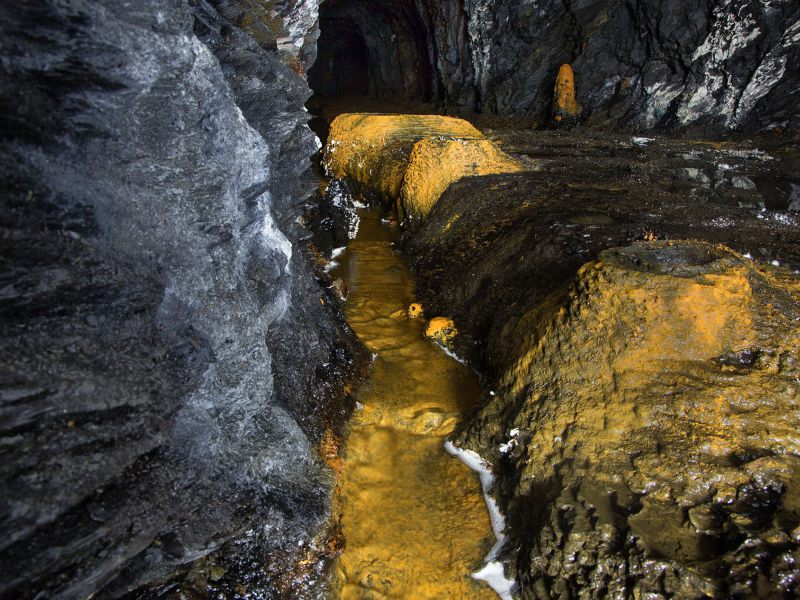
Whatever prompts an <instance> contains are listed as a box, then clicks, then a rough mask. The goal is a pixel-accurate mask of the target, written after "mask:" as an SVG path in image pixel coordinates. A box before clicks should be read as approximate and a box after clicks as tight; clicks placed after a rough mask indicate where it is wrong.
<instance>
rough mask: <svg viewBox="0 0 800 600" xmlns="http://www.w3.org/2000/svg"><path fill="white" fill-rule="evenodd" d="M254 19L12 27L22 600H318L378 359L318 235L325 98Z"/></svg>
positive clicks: (8, 286) (11, 507)
mask: <svg viewBox="0 0 800 600" xmlns="http://www.w3.org/2000/svg"><path fill="white" fill-rule="evenodd" d="M262 8H263V7H262ZM275 10H276V11H277V12H276V14H277V16H276V19H278V21H279V22H280V19H281V18H282V17H281V16H280V14H279V13H280V11H279V10H278V9H277V8H276V9H275ZM229 13H233V14H235V15H236V16H237V18H243V17H246V16H247V15H248V9H247V8H246V7H244V4H238V3H235V2H218V3H217V2H210V3H206V2H196V3H195V2H193V3H191V6H189V5H188V4H184V3H180V2H179V3H166V2H159V1H156V0H152V1H146V2H139V3H135V5H132V4H130V3H126V2H114V1H110V2H104V3H102V4H101V5H100V4H91V5H90V4H87V3H84V2H42V3H35V4H30V3H28V4H24V5H15V6H13V7H12V6H10V5H9V6H4V7H3V8H0V22H2V26H1V27H0V45H2V48H3V53H4V62H3V65H2V69H1V70H0V77H1V78H2V89H3V93H2V127H1V129H2V132H3V133H2V149H0V169H2V173H3V179H4V181H5V182H6V185H5V187H4V191H3V194H2V202H3V210H2V215H3V216H2V232H3V233H2V245H3V253H2V254H3V273H2V286H0V287H2V290H3V292H2V306H0V312H2V339H3V343H2V404H1V405H0V406H2V423H1V424H0V435H1V437H0V440H1V443H2V446H1V448H2V450H0V452H2V460H0V464H1V465H2V466H0V479H1V480H2V487H3V495H2V496H3V497H2V501H0V520H2V523H3V532H4V536H3V540H2V545H0V562H1V563H2V571H3V577H2V580H1V581H2V583H0V596H2V597H3V598H28V597H34V596H36V597H48V598H75V597H88V596H92V595H94V597H97V598H109V597H119V596H121V595H123V594H125V593H128V592H131V590H135V589H138V588H140V587H141V586H151V591H150V592H148V595H150V596H158V595H160V594H162V593H167V592H169V591H170V590H174V589H177V588H178V587H180V586H181V585H183V586H184V587H185V588H186V591H185V592H184V593H200V594H201V595H206V594H210V593H224V594H228V595H231V596H233V595H236V594H240V595H241V594H242V593H243V591H246V590H248V589H249V590H251V591H252V590H253V589H258V590H259V593H260V594H261V595H262V596H264V597H270V596H276V597H277V596H279V595H281V594H285V595H286V594H288V595H292V596H293V597H301V596H302V595H303V594H306V595H309V594H317V593H319V591H318V589H315V588H314V586H313V585H312V583H313V581H314V580H315V578H316V579H318V578H319V576H320V573H319V572H314V569H317V568H318V566H319V563H318V560H317V558H318V555H319V554H320V553H321V552H322V551H323V550H324V546H325V540H324V536H325V535H326V528H327V527H328V522H329V517H330V496H331V490H332V476H331V473H330V470H329V469H328V467H326V466H325V464H324V462H323V460H322V459H321V458H320V457H319V455H318V452H317V446H318V444H319V443H320V441H321V440H322V439H323V434H324V432H325V431H326V430H327V429H329V428H334V429H335V428H336V427H337V426H338V424H341V422H342V421H343V419H344V418H345V417H346V415H347V414H349V411H350V410H351V408H352V407H351V406H350V404H349V402H350V401H347V400H343V393H342V389H341V386H342V385H343V383H344V381H345V380H347V379H348V378H351V377H352V376H353V374H354V373H355V372H356V371H357V370H358V361H357V360H356V357H359V356H361V355H360V352H361V350H360V347H359V346H358V344H357V342H356V341H355V338H354V336H353V334H352V332H351V331H350V330H349V328H348V327H347V325H346V324H345V323H344V321H343V319H342V318H341V316H340V315H339V314H338V312H337V310H336V303H335V300H334V299H333V296H332V295H331V292H328V291H324V290H323V289H322V288H320V287H319V285H318V284H317V282H316V279H315V277H314V275H313V273H312V271H311V267H310V266H309V265H310V260H309V258H308V256H307V254H306V251H305V250H304V245H305V238H307V237H308V235H309V234H308V233H307V232H305V231H304V230H303V229H301V228H300V227H299V226H297V225H296V224H295V220H296V219H297V217H298V216H299V214H300V211H301V204H302V202H303V199H304V197H305V196H306V195H307V194H308V193H309V191H310V189H311V185H310V183H309V179H308V174H307V171H308V168H309V163H308V161H307V159H306V157H307V156H308V155H309V154H311V153H312V152H313V151H314V150H315V149H316V145H315V141H314V136H313V134H312V133H311V132H310V131H308V129H307V128H306V127H305V123H306V121H307V119H308V116H307V114H306V113H305V112H304V111H303V110H302V105H303V102H304V101H305V100H306V98H307V94H308V90H307V87H306V85H305V83H304V82H303V80H302V79H301V78H300V77H299V76H298V75H297V73H295V72H294V71H293V70H292V69H290V68H289V67H287V66H286V65H285V64H283V62H282V60H279V56H284V54H279V53H275V52H274V50H275V48H274V47H273V48H272V49H271V50H270V45H269V44H268V43H266V42H265V40H264V39H262V40H260V41H261V42H262V45H259V44H257V43H255V42H254V41H253V39H252V38H251V37H248V36H246V35H245V34H244V33H242V31H241V30H240V29H239V28H238V27H237V26H236V24H237V22H238V21H231V20H229V19H227V18H226V15H227V14H229ZM312 24H313V21H312ZM284 27H286V24H285V23H284ZM274 40H275V38H274V36H273V38H272V43H273V44H274ZM267 41H268V40H267ZM301 45H302V44H301ZM265 48H266V49H265ZM293 51H294V53H295V55H297V56H299V57H302V52H301V50H300V48H299V47H294V50H293ZM289 54H291V52H290V53H289ZM284 58H285V56H284ZM212 553H213V555H212V556H211V558H208V559H204V558H203V559H202V560H200V561H199V562H198V559H201V558H202V557H205V556H207V555H210V554H212ZM302 559H305V560H306V561H307V562H308V563H310V564H311V565H312V567H310V568H308V569H306V571H305V572H301V573H298V577H296V578H293V577H292V570H293V569H295V568H296V565H297V563H298V562H300V561H301V560H302ZM187 571H188V575H186V576H185V577H184V579H183V580H182V581H183V582H184V583H183V584H181V582H180V581H177V582H175V583H173V584H168V583H167V582H169V581H172V578H173V577H174V576H175V575H176V574H180V573H186V572H187ZM156 584H165V587H164V588H160V589H159V588H153V587H152V586H154V585H156ZM303 586H310V587H309V589H310V591H309V589H306V590H305V591H304V589H303ZM191 590H194V592H192V591H191ZM37 594H38V596H37ZM133 597H145V593H144V592H141V591H139V592H134V593H133Z"/></svg>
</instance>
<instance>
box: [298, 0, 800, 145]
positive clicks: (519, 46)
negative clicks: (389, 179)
mask: <svg viewBox="0 0 800 600" xmlns="http://www.w3.org/2000/svg"><path fill="white" fill-rule="evenodd" d="M321 15H322V20H321V27H322V38H321V39H322V40H323V41H324V40H326V39H327V40H331V42H330V43H331V44H340V45H344V44H349V47H357V48H359V49H360V50H358V52H357V54H358V57H359V58H358V61H359V62H358V63H357V64H358V66H356V67H354V66H353V65H354V64H356V62H354V61H352V60H351V61H349V62H347V65H348V66H349V68H350V69H351V71H353V70H354V71H355V72H344V71H343V70H342V69H341V67H340V66H338V63H336V62H335V61H333V60H332V59H327V60H326V61H323V62H321V63H319V64H318V65H317V66H316V67H315V70H316V77H315V78H312V85H313V87H315V89H317V90H318V91H320V92H321V93H324V94H325V93H327V94H341V93H370V94H372V95H374V96H379V97H383V98H386V99H389V100H397V99H401V98H404V99H409V98H415V99H420V100H431V101H434V102H438V103H439V104H440V105H441V106H443V107H444V108H446V109H448V110H459V111H464V112H471V111H479V112H484V113H491V114H499V115H503V116H509V117H521V118H524V119H526V120H528V121H529V122H533V123H538V124H546V123H547V122H548V121H549V118H550V107H551V104H552V101H553V89H554V83H555V82H556V77H557V74H558V72H559V68H560V67H561V65H562V64H565V63H566V64H571V65H572V67H573V69H574V73H575V84H576V91H577V101H578V102H579V103H580V105H581V106H582V108H583V109H584V110H583V118H584V119H585V122H586V123H588V124H591V125H594V126H602V127H610V128H616V127H628V128H633V129H638V130H644V129H652V128H657V129H673V128H684V127H698V128H703V129H704V130H707V131H716V132H718V131H721V130H727V129H745V130H751V131H753V130H765V129H774V128H777V129H782V130H785V129H793V130H797V129H798V126H800V111H798V110H797V107H796V106H795V105H796V102H795V101H794V99H793V97H794V90H796V89H797V87H798V86H800V75H798V70H797V69H796V68H793V65H796V64H798V62H800V6H798V4H797V3H796V2H794V1H793V0H773V1H770V2H762V1H759V0H690V1H688V2H674V1H671V0H638V1H634V0H599V1H594V2H585V1H583V0H566V1H565V0H542V1H539V2H530V1H529V0H448V1H446V2H440V1H433V0H391V1H388V2H382V3H380V6H377V5H374V4H372V3H369V2H366V1H365V0H349V1H348V0H330V1H329V2H328V3H325V4H323V5H322V7H321ZM337 40H338V41H337ZM345 40H348V41H346V42H345ZM348 52H350V53H351V54H352V55H355V54H356V51H350V50H348ZM323 80H326V81H327V80H339V81H342V82H344V84H343V85H341V86H340V87H339V88H336V87H335V86H331V85H323V84H322V83H320V82H321V81H323ZM348 82H349V83H348ZM356 82H360V83H356ZM401 82H402V83H401Z"/></svg>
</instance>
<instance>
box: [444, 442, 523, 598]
mask: <svg viewBox="0 0 800 600" xmlns="http://www.w3.org/2000/svg"><path fill="white" fill-rule="evenodd" d="M444 448H445V450H447V452H449V453H450V454H452V455H453V456H455V457H456V458H458V459H459V460H460V461H461V462H463V463H464V464H465V465H467V466H468V467H469V468H470V469H472V470H473V471H475V472H476V473H477V474H478V476H479V477H480V480H481V489H482V490H483V498H484V500H485V501H486V508H487V510H488V511H489V520H490V521H491V523H492V531H494V536H495V538H496V539H497V541H496V542H495V544H494V546H492V549H491V550H490V551H489V554H487V555H486V558H485V559H484V560H485V563H486V564H484V566H483V568H482V569H481V570H480V571H476V572H475V573H473V574H472V577H473V578H475V579H479V580H481V581H485V582H486V584H487V585H488V586H489V587H491V588H492V589H493V590H494V591H495V592H496V593H497V595H498V596H500V598H502V600H512V595H513V593H514V590H515V588H516V582H515V581H514V580H513V579H508V578H507V577H506V574H505V568H504V567H503V563H502V562H501V561H500V560H499V559H498V555H499V554H500V550H501V549H502V548H503V545H504V544H505V543H506V534H505V529H506V521H505V518H504V517H503V514H502V513H501V512H500V507H499V506H497V502H495V499H494V498H493V497H492V495H491V491H492V487H493V486H494V476H493V475H492V470H491V468H490V467H489V464H488V463H487V462H486V461H485V460H483V459H482V458H481V457H480V456H479V455H478V454H476V453H475V452H473V451H472V450H463V449H461V448H456V446H455V445H454V444H453V443H452V442H450V441H447V442H445V444H444Z"/></svg>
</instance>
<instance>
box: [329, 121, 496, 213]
mask: <svg viewBox="0 0 800 600" xmlns="http://www.w3.org/2000/svg"><path fill="white" fill-rule="evenodd" d="M432 135H439V136H448V137H460V138H464V137H465V138H482V137H483V134H482V133H481V132H480V131H478V130H477V129H476V128H475V127H474V126H473V125H472V124H470V123H468V122H467V121H464V120H463V119H455V118H452V117H442V116H439V115H380V114H365V113H346V114H343V115H339V116H338V117H336V119H334V121H333V123H331V127H330V132H329V134H328V142H327V144H326V146H325V157H324V160H323V164H324V166H325V170H326V172H327V173H328V175H330V176H331V177H336V178H347V179H348V180H350V181H351V182H353V183H355V184H356V185H358V186H360V187H361V188H362V190H367V191H369V192H370V193H371V194H375V195H377V196H378V197H380V198H381V199H382V200H384V201H387V202H390V203H392V204H393V203H394V202H395V201H396V200H397V198H399V197H400V189H401V188H402V185H403V178H404V177H405V174H406V169H407V168H408V160H409V157H410V156H411V151H412V150H413V149H414V145H415V144H416V143H417V142H418V141H420V140H422V139H424V138H426V137H429V136H432Z"/></svg>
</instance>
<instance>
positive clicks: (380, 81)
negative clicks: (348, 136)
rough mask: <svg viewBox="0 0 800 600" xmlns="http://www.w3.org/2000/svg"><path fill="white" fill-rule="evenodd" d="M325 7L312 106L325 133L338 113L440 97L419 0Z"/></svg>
mask: <svg viewBox="0 0 800 600" xmlns="http://www.w3.org/2000/svg"><path fill="white" fill-rule="evenodd" d="M319 11H320V12H319V14H320V17H319V19H320V20H319V24H320V37H319V40H318V41H317V60H316V62H315V63H314V65H313V66H312V67H311V68H310V69H309V71H308V83H309V85H310V87H311V89H312V90H313V91H314V97H313V98H312V99H311V100H310V101H309V103H308V105H307V106H308V109H309V111H310V112H311V113H312V114H313V115H314V116H315V118H314V119H313V120H312V123H310V125H311V127H312V128H313V129H314V130H315V131H316V132H317V134H318V135H319V136H320V138H322V139H324V138H325V136H326V134H327V122H328V121H329V120H330V119H331V115H333V114H335V113H338V112H343V111H363V110H369V111H371V112H399V111H400V110H402V108H403V107H404V106H409V105H420V104H425V103H430V102H432V101H434V100H435V96H436V94H435V82H434V81H433V76H432V73H433V72H434V71H433V68H432V66H431V64H432V63H431V58H430V54H429V49H428V34H427V27H426V25H425V21H424V19H423V18H422V17H421V16H420V13H419V11H418V9H417V7H416V4H415V2H414V0H381V1H380V2H375V1H374V0H325V1H324V2H323V3H322V4H321V5H320V9H319ZM416 112H419V110H416Z"/></svg>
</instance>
